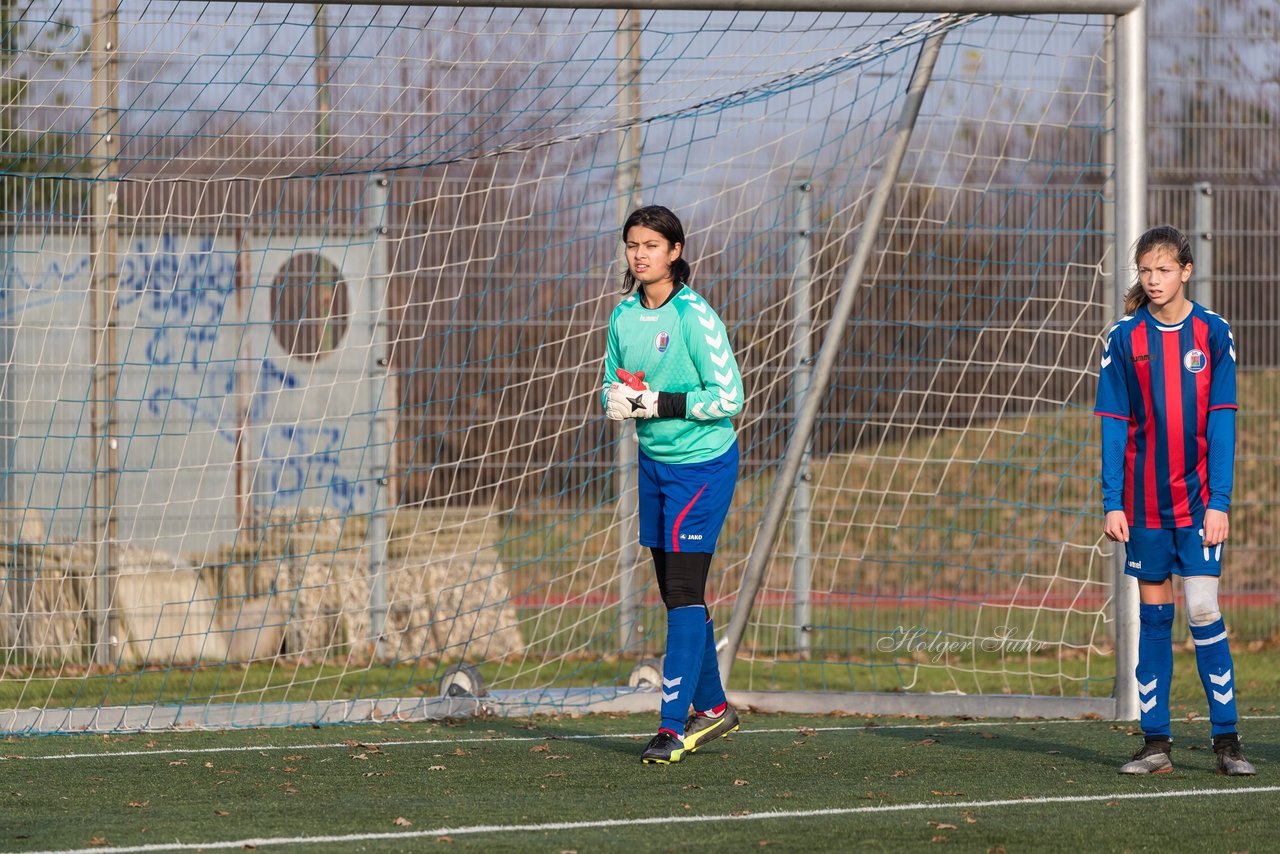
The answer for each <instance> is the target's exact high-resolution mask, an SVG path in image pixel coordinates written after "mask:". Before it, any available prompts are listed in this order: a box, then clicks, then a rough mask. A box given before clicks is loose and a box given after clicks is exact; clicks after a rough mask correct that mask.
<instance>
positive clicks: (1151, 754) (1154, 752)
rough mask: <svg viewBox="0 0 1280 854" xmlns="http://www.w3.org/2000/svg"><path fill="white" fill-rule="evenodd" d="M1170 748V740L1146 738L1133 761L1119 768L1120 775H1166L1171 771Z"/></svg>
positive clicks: (1171, 742)
mask: <svg viewBox="0 0 1280 854" xmlns="http://www.w3.org/2000/svg"><path fill="white" fill-rule="evenodd" d="M1172 747H1173V740H1172V739H1168V738H1148V739H1147V741H1146V743H1145V744H1143V745H1142V749H1141V750H1139V751H1138V752H1137V753H1135V754H1133V759H1131V760H1129V761H1128V762H1126V763H1124V764H1123V765H1121V766H1120V773H1121V774H1168V773H1169V772H1170V771H1172V770H1173V760H1172V759H1170V758H1169V750H1170V748H1172Z"/></svg>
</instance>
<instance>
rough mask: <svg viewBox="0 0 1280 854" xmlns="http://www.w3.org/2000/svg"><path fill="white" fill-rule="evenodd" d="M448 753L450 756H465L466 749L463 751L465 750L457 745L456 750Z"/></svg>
mask: <svg viewBox="0 0 1280 854" xmlns="http://www.w3.org/2000/svg"><path fill="white" fill-rule="evenodd" d="M449 755H450V756H466V755H467V751H465V750H463V749H462V748H461V747H459V748H458V749H457V750H455V751H453V752H452V753H450V754H449Z"/></svg>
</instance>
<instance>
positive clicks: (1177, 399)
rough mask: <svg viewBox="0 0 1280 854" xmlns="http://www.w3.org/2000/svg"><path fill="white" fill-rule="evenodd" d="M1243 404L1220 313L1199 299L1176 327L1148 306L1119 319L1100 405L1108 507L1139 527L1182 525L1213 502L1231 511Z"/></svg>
mask: <svg viewBox="0 0 1280 854" xmlns="http://www.w3.org/2000/svg"><path fill="white" fill-rule="evenodd" d="M1236 408H1237V404H1236V347H1235V338H1234V337H1233V336H1232V334H1231V327H1230V326H1229V325H1228V324H1227V322H1226V321H1225V320H1223V319H1222V318H1221V317H1219V316H1218V315H1216V314H1214V313H1213V312H1211V311H1209V310H1208V309H1206V308H1204V307H1203V306H1201V305H1197V304H1196V303H1194V302H1193V303H1192V304H1191V313H1190V314H1189V315H1187V317H1186V319H1185V320H1183V321H1182V322H1181V323H1178V324H1174V325H1172V326H1163V325H1161V324H1160V323H1158V322H1157V321H1156V319H1155V318H1154V317H1152V315H1151V312H1150V311H1149V310H1148V308H1147V307H1146V306H1143V307H1142V308H1139V309H1138V310H1137V311H1135V312H1134V313H1133V314H1132V315H1128V316H1125V317H1122V318H1120V320H1118V321H1116V323H1115V325H1114V326H1113V327H1112V328H1111V331H1110V333H1109V334H1108V335H1107V341H1106V344H1105V346H1104V349H1103V351H1102V366H1101V371H1100V373H1099V377H1098V402H1097V407H1096V408H1095V410H1094V411H1095V413H1096V414H1098V415H1100V416H1102V418H1103V424H1102V426H1103V430H1102V499H1103V510H1104V511H1105V512H1110V511H1112V510H1124V511H1125V516H1126V517H1127V518H1128V521H1129V524H1130V525H1131V526H1133V527H1138V528H1185V527H1190V526H1192V525H1197V524H1199V523H1200V522H1201V521H1202V520H1203V519H1204V511H1205V510H1206V509H1209V508H1212V509H1215V510H1222V511H1224V512H1225V511H1226V510H1227V508H1228V507H1229V506H1230V503H1231V489H1232V481H1233V468H1234V464H1235V411H1236ZM1112 421H1114V422H1116V423H1115V424H1112V423H1108V422H1112ZM1117 426H1119V427H1120V428H1122V429H1116V428H1117Z"/></svg>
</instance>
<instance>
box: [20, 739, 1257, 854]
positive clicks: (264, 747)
mask: <svg viewBox="0 0 1280 854" xmlns="http://www.w3.org/2000/svg"><path fill="white" fill-rule="evenodd" d="M1240 720H1242V721H1270V720H1280V715H1242V716H1241V717H1240ZM1101 723H1115V721H1100V720H1081V719H1074V718H1073V719H1069V720H1053V719H1049V720H1019V721H948V720H939V721H936V722H931V721H919V722H917V723H912V724H875V725H874V726H868V725H866V724H859V725H857V726H813V727H811V726H791V727H775V728H771V729H756V728H754V727H753V728H751V729H741V730H739V731H738V732H736V733H734V734H733V737H734V738H741V737H743V736H752V735H777V734H778V733H787V732H790V733H799V732H801V731H802V730H804V731H806V732H809V731H811V732H816V733H824V732H831V733H841V732H876V731H878V730H895V729H907V730H911V729H966V728H969V727H1015V726H1030V727H1043V726H1061V725H1064V724H1101ZM1130 723H1133V722H1130ZM1133 725H1134V726H1135V727H1136V726H1137V724H1136V723H1134V724H1133ZM161 734H165V735H167V734H169V733H156V735H161ZM652 736H653V732H652V731H645V732H614V733H594V734H591V735H527V736H524V735H494V736H476V737H474V738H414V739H402V740H397V741H356V740H355V739H352V740H351V741H340V742H330V743H327V744H259V745H245V746H236V747H193V748H178V747H173V748H159V749H156V750H109V751H99V752H96V753H54V754H49V755H43V756H23V755H21V754H18V753H5V754H3V755H0V762H13V761H18V762H39V761H45V760H51V759H109V758H115V757H123V756H180V755H190V754H218V753H267V752H270V751H275V750H289V751H300V750H349V749H352V748H356V747H377V748H383V747H427V746H431V745H449V744H501V743H504V742H506V743H511V744H519V743H520V742H533V741H595V740H599V739H612V738H650V737H652ZM130 737H133V736H130ZM6 746H7V745H3V743H0V750H3V749H4V748H5V747H6ZM99 850H106V849H99Z"/></svg>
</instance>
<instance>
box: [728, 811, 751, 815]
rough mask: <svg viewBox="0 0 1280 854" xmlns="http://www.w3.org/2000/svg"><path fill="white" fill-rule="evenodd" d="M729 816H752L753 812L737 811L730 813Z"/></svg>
mask: <svg viewBox="0 0 1280 854" xmlns="http://www.w3.org/2000/svg"><path fill="white" fill-rule="evenodd" d="M729 815H736V816H744V815H751V810H735V811H734V812H731V813H729Z"/></svg>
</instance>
